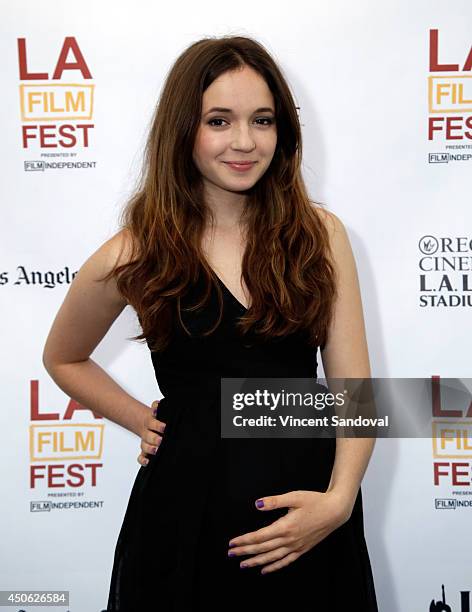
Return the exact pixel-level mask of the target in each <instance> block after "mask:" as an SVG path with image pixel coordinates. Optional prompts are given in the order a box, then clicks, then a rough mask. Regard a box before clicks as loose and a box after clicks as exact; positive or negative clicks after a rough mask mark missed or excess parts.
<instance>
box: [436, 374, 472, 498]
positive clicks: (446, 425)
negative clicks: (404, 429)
mask: <svg viewBox="0 0 472 612" xmlns="http://www.w3.org/2000/svg"><path fill="white" fill-rule="evenodd" d="M445 391H447V389H444V390H443V392H441V384H440V377H439V376H432V377H431V401H432V417H433V418H432V435H431V441H432V447H433V448H432V451H433V484H434V486H435V487H438V488H440V487H443V489H442V490H443V491H444V488H446V490H447V493H450V494H451V495H452V496H453V497H441V498H436V499H435V500H434V501H435V504H434V505H435V509H436V510H456V509H459V508H463V509H469V510H472V500H471V499H470V498H469V499H465V498H464V496H470V495H471V493H472V492H471V490H470V489H471V485H472V394H471V392H470V390H467V389H466V388H464V389H461V391H462V392H461V393H460V394H457V393H456V394H454V393H449V394H448V397H447V398H446V397H445V395H446V393H445ZM459 398H461V400H462V401H459Z"/></svg>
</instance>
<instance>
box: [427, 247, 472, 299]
mask: <svg viewBox="0 0 472 612" xmlns="http://www.w3.org/2000/svg"><path fill="white" fill-rule="evenodd" d="M418 250H419V261H418V268H419V291H420V294H419V306H420V307H421V308H470V307H471V306H472V238H470V237H468V236H432V235H425V236H422V237H421V238H420V239H419V241H418Z"/></svg>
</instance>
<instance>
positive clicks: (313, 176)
mask: <svg viewBox="0 0 472 612" xmlns="http://www.w3.org/2000/svg"><path fill="white" fill-rule="evenodd" d="M0 22H1V25H0V28H1V31H2V36H1V39H0V50H1V54H0V63H1V74H2V82H3V86H2V92H3V93H2V96H1V98H0V104H1V105H2V108H1V113H0V122H1V136H2V138H1V153H0V155H1V167H2V179H1V182H0V189H1V206H2V214H1V252H2V255H1V260H0V261H1V264H0V295H1V307H2V312H1V318H0V321H1V323H0V325H1V338H2V360H1V370H2V381H1V387H2V410H1V411H0V425H1V431H2V461H1V463H0V465H1V483H2V484H1V488H2V495H1V497H2V506H1V508H2V510H1V517H0V534H1V543H2V545H1V547H0V550H1V553H0V554H1V566H0V582H1V584H0V589H2V590H10V589H17V590H25V589H28V590H34V589H42V590H47V589H54V590H61V589H64V590H68V591H70V596H71V600H70V610H71V611H72V612H99V611H100V610H102V609H104V608H105V607H106V601H107V594H108V585H109V579H110V572H111V567H112V561H113V553H114V547H115V544H116V539H117V536H118V531H119V528H120V526H121V522H122V519H123V515H124V511H125V508H126V504H127V501H128V497H129V493H130V490H131V486H132V483H133V481H134V478H135V475H136V472H137V470H138V469H139V465H138V463H137V462H136V457H137V455H138V453H139V439H138V438H137V437H135V436H133V435H132V434H131V433H129V432H128V431H126V430H124V429H122V428H120V427H118V426H116V425H115V424H113V423H111V422H108V421H105V420H104V419H101V418H96V417H95V416H94V415H93V414H92V413H91V412H90V411H89V410H87V408H86V407H83V406H80V405H77V404H76V403H75V402H74V401H73V400H71V399H70V398H69V397H67V396H65V394H64V393H63V392H62V391H61V390H60V389H58V388H57V386H56V385H55V384H54V382H53V381H52V380H51V379H50V377H49V376H48V374H47V373H46V371H45V369H44V367H43V365H42V350H43V346H44V342H45V339H46V335H47V333H48V330H49V328H50V326H51V323H52V320H53V318H54V315H55V313H56V312H57V309H58V308H59V306H60V304H61V302H62V300H63V298H64V296H65V294H66V292H67V290H68V287H69V286H70V283H71V281H72V279H73V275H74V273H75V272H76V271H77V270H78V269H79V268H80V266H81V265H82V263H83V262H84V261H85V260H86V259H87V257H88V256H89V255H90V254H91V253H92V252H93V251H95V250H96V249H97V248H98V246H99V245H100V244H101V243H103V242H104V241H105V240H106V239H107V238H109V237H110V236H111V235H112V234H113V233H114V232H115V231H116V228H117V221H118V214H119V211H120V209H121V207H122V206H123V204H124V203H125V201H126V198H127V197H128V195H129V194H130V192H131V190H132V187H133V185H134V180H135V177H136V176H137V173H138V171H139V167H140V163H141V153H142V147H143V144H144V139H145V136H146V131H147V128H148V123H149V120H150V117H151V114H152V111H153V108H154V106H155V104H156V101H157V99H158V95H159V92H160V88H161V86H162V83H163V80H164V78H165V75H166V72H167V70H168V69H169V67H170V66H171V65H172V63H173V61H174V60H175V59H176V57H177V56H178V54H179V53H180V52H181V51H182V50H183V49H184V48H185V47H186V46H187V45H189V44H190V43H191V42H193V41H195V40H197V39H199V38H202V37H205V36H213V35H222V34H242V35H249V36H253V37H255V38H257V39H258V40H260V41H261V42H262V43H263V44H264V45H265V46H266V47H267V48H268V49H269V51H270V52H271V53H272V54H273V55H274V56H275V58H276V59H277V60H278V62H279V63H280V64H281V66H282V68H283V70H284V72H285V74H286V76H287V78H288V80H289V82H290V85H291V87H292V90H293V92H294V94H295V96H296V100H297V103H298V106H299V108H300V117H301V122H302V124H303V136H304V168H303V171H304V176H305V179H306V181H307V184H308V187H309V190H310V193H311V195H312V197H313V198H314V199H316V200H318V201H322V202H324V203H325V204H327V205H328V208H329V209H331V210H333V211H334V212H335V213H336V214H337V215H338V216H339V217H340V218H341V219H342V220H343V222H344V223H345V225H346V227H347V229H348V232H349V235H350V238H351V243H352V246H353V249H354V252H355V255H356V259H357V265H358V270H359V277H360V281H361V288H362V293H363V301H364V308H365V316H366V324H367V332H368V340H369V348H370V354H371V362H372V371H373V375H374V376H378V377H431V376H440V377H451V378H455V377H468V376H470V373H471V359H470V343H471V339H472V335H471V332H472V319H471V306H472V206H471V204H472V202H471V195H470V186H471V176H472V49H471V45H472V27H471V26H472V4H470V2H468V1H467V0H456V1H455V2H450V3H444V2H441V3H440V2H436V1H434V2H429V1H425V0H417V1H415V2H406V1H405V0H400V2H398V1H397V0H384V1H383V2H376V1H374V0H370V1H367V0H358V1H357V2H351V1H350V0H334V1H333V2H316V1H315V2H302V1H301V0H293V1H292V2H289V3H280V4H276V3H273V2H268V1H266V0H262V1H261V2H259V4H255V3H253V2H247V1H246V0H243V1H242V2H238V3H236V4H234V3H229V4H228V3H217V2H212V1H211V0H202V2H200V3H198V4H192V3H187V2H183V1H182V0H177V1H176V2H172V3H152V2H144V1H143V0H139V1H137V2H134V3H131V2H123V1H119V2H116V1H113V2H112V1H111V0H106V1H104V2H96V3H92V2H90V1H88V0H87V1H85V2H84V1H82V2H80V3H79V4H73V5H72V4H68V3H65V4H64V3H63V2H58V1H51V2H47V3H40V4H38V3H36V2H32V1H31V0H28V1H25V2H22V3H19V4H18V5H15V4H11V3H10V4H9V5H8V6H7V5H4V6H3V10H2V19H1V20H0ZM66 94H67V95H66ZM67 96H70V97H67ZM73 100H79V101H80V103H79V104H78V105H77V106H74V104H72V103H71V101H73ZM138 331H139V328H138V323H137V321H136V317H135V314H134V312H132V311H131V310H130V309H129V308H127V309H125V311H124V312H123V314H122V315H121V316H120V317H119V319H118V320H117V321H116V322H115V324H114V325H113V327H112V328H111V330H110V332H109V333H108V335H107V336H106V337H105V339H104V340H103V341H102V343H101V344H100V345H99V346H98V348H97V350H96V351H95V352H94V354H93V355H92V357H93V358H94V359H95V360H97V361H98V363H100V365H102V366H103V367H104V368H105V369H106V370H107V371H108V372H109V373H110V374H111V375H112V376H113V377H114V378H115V379H116V380H117V381H118V382H119V383H120V384H121V385H122V386H123V387H124V388H125V389H126V390H127V391H128V392H130V393H131V394H133V395H134V396H135V397H137V398H138V399H139V400H141V401H143V402H145V403H148V404H150V403H151V402H152V400H154V399H158V398H159V397H160V395H161V394H160V392H159V389H158V387H157V385H156V382H155V379H154V373H153V370H152V366H151V360H150V355H149V353H148V349H147V347H146V346H145V345H140V344H138V343H136V342H134V343H133V342H130V341H127V340H126V338H128V337H129V336H132V335H135V334H136V333H138ZM320 374H322V371H321V372H320ZM449 408H452V407H449ZM454 408H455V409H459V414H460V415H462V416H465V415H466V413H465V408H466V407H463V408H464V411H463V412H461V410H462V408H461V407H457V406H455V407H454ZM449 419H450V422H451V429H454V428H461V427H464V430H463V431H464V433H463V435H462V436H461V437H459V438H457V440H458V441H457V440H456V441H455V442H454V445H453V446H452V445H450V444H449V445H448V443H447V440H446V442H445V444H443V445H439V446H438V445H436V446H434V445H433V443H432V440H431V439H391V440H386V439H381V440H378V441H377V445H376V448H375V451H374V455H373V457H372V459H371V463H370V465H369V468H368V471H367V474H366V476H365V479H364V483H363V492H364V508H365V528H366V537H367V541H368V545H369V550H370V554H371V560H372V564H373V571H374V577H375V583H376V589H377V593H378V599H379V606H380V610H381V611H382V612H400V611H402V612H427V611H428V610H430V611H432V610H434V611H436V612H437V611H443V610H449V609H450V610H451V611H452V612H469V610H470V605H469V601H470V600H472V597H470V595H469V592H470V591H472V571H471V568H472V562H471V561H472V553H471V549H472V547H471V543H472V540H471V538H470V535H469V534H470V524H471V519H472V485H471V468H472V441H471V440H469V439H468V437H467V423H469V424H470V419H469V421H468V422H467V420H464V419H460V418H458V415H457V414H456V413H453V412H452V413H451V415H450V416H449ZM469 430H470V427H469ZM149 528H150V529H159V525H150V526H149ZM443 590H444V595H443ZM443 596H444V599H443ZM447 606H450V608H447ZM12 609H15V610H19V609H24V610H27V609H29V608H28V606H26V605H23V606H20V605H18V606H17V607H16V608H12ZM38 609H43V608H38ZM156 609H157V602H156ZM348 609H349V608H348V604H347V607H346V610H348Z"/></svg>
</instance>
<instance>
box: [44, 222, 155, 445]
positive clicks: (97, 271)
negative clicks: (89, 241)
mask: <svg viewBox="0 0 472 612" xmlns="http://www.w3.org/2000/svg"><path fill="white" fill-rule="evenodd" d="M128 254H129V237H128V235H127V234H126V233H125V231H124V230H121V231H120V232H118V233H117V234H115V236H113V237H112V238H110V240H108V241H107V242H105V243H104V244H103V245H102V246H101V247H100V248H99V249H98V250H97V251H96V252H95V253H93V254H92V255H91V256H90V257H89V259H87V261H86V262H85V263H84V264H83V266H82V267H81V268H80V270H79V272H78V273H77V274H76V276H75V277H74V279H73V281H72V284H71V286H70V287H69V291H68V292H67V295H66V297H65V299H64V302H63V303H62V305H61V307H60V309H59V311H58V313H57V315H56V317H55V319H54V322H53V325H52V327H51V330H50V331H49V335H48V337H47V340H46V344H45V347H44V351H43V364H44V367H45V368H46V370H47V372H48V373H49V375H50V376H51V378H52V379H53V380H54V382H55V383H56V384H57V385H58V386H59V387H60V388H61V389H62V390H63V391H64V392H65V393H66V394H67V395H68V396H69V397H71V398H73V399H75V400H76V401H77V402H79V403H80V404H82V405H83V406H86V407H87V408H90V410H92V411H93V412H95V413H97V414H99V415H100V416H103V417H105V418H107V419H110V420H111V421H114V422H115V423H118V424H119V425H121V426H122V427H125V428H126V429H128V430H129V431H132V432H134V433H135V434H136V435H138V436H141V433H142V430H143V421H144V418H145V416H146V415H148V414H149V412H150V409H149V407H148V406H146V405H145V404H143V403H141V402H139V401H138V400H136V399H135V398H133V397H131V396H130V395H129V394H128V393H126V391H124V389H122V388H121V387H120V386H119V385H118V384H117V383H116V382H115V381H114V380H113V379H112V378H111V377H110V376H109V375H108V374H107V373H106V372H105V371H104V370H103V369H102V368H101V367H100V366H99V365H98V364H97V363H95V362H94V361H93V360H92V359H90V355H91V354H92V352H93V351H94V350H95V347H96V346H97V345H98V344H99V342H100V341H101V340H102V338H103V337H104V336H105V334H106V333H107V331H108V330H109V328H110V327H111V325H112V323H113V322H114V321H115V319H116V318H117V317H118V315H119V314H120V313H121V312H122V310H123V309H124V307H125V306H126V301H125V300H124V298H123V297H122V296H121V295H120V293H119V292H118V289H117V286H116V282H115V280H114V279H112V280H109V281H107V282H96V279H97V278H100V277H102V276H104V275H105V273H106V272H108V271H109V270H110V269H111V267H112V265H113V264H114V263H115V261H117V259H118V260H119V263H123V262H124V261H126V257H127V255H128Z"/></svg>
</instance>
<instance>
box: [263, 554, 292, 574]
mask: <svg viewBox="0 0 472 612" xmlns="http://www.w3.org/2000/svg"><path fill="white" fill-rule="evenodd" d="M299 556H300V553H299V552H292V553H290V554H289V555H287V556H286V557H283V558H282V559H280V561H276V562H275V563H271V564H270V565H266V566H265V567H263V568H262V569H261V574H270V572H275V571H276V570H278V569H281V568H282V567H285V566H286V565H290V563H293V561H295V560H296V559H298V557H299Z"/></svg>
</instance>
